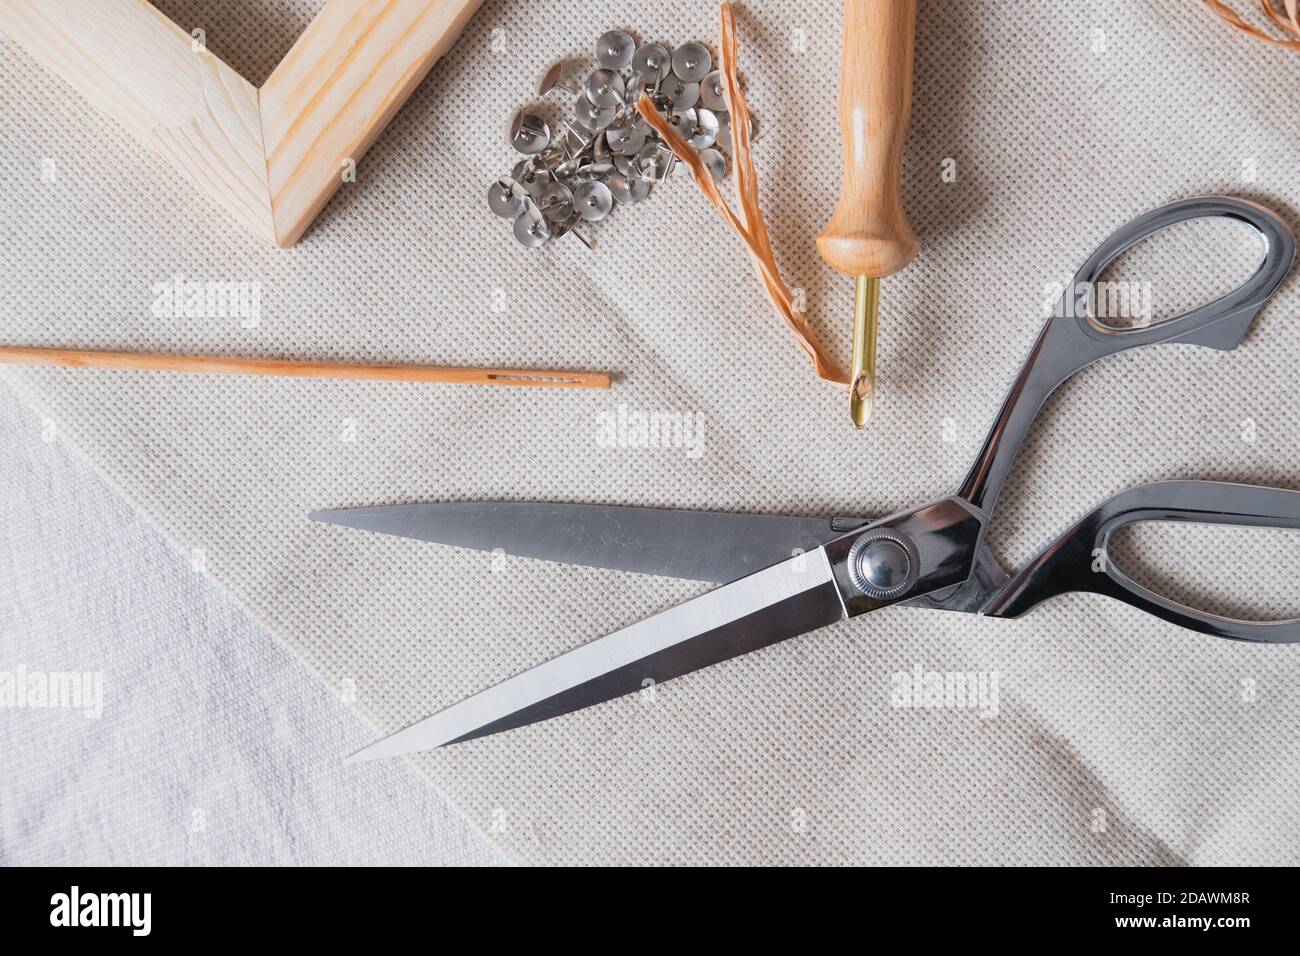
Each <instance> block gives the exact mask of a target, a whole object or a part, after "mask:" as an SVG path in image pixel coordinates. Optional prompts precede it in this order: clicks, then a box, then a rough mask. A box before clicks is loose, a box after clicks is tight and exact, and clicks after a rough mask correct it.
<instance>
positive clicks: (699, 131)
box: [686, 107, 718, 149]
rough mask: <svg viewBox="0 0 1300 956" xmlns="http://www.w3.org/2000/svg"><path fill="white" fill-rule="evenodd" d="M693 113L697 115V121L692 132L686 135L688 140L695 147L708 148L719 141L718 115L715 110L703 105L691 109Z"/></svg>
mask: <svg viewBox="0 0 1300 956" xmlns="http://www.w3.org/2000/svg"><path fill="white" fill-rule="evenodd" d="M691 114H692V115H693V116H694V117H695V122H694V124H693V125H692V128H691V134H690V135H689V136H687V137H686V142H688V143H690V144H691V146H693V147H694V148H695V149H708V148H709V147H710V146H712V145H713V144H714V143H716V142H717V141H718V117H717V115H716V114H715V113H714V112H713V110H706V109H704V108H703V107H701V108H700V109H698V110H691Z"/></svg>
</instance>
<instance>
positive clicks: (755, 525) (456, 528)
mask: <svg viewBox="0 0 1300 956" xmlns="http://www.w3.org/2000/svg"><path fill="white" fill-rule="evenodd" d="M310 517H311V518H312V519H314V520H316V521H323V522H326V523H328V524H335V525H343V526H345V527H349V528H358V529H361V530H363V531H375V532H380V533H382V534H392V535H398V536H400V537H403V538H415V539H418V540H420V541H431V542H434V543H437V544H449V545H454V546H456V547H460V548H471V549H474V550H478V551H495V550H497V549H498V548H499V549H501V550H502V551H504V552H506V553H507V554H511V555H514V556H516V557H521V558H538V559H541V560H546V561H559V562H562V563H564V564H579V565H584V566H586V567H592V568H609V569H611V570H614V571H636V572H639V573H642V574H661V575H665V576H667V577H673V578H686V579H688V580H692V581H712V582H715V583H722V582H725V581H734V580H736V579H737V578H742V577H744V576H745V575H747V574H753V573H754V572H755V571H760V570H762V569H763V568H766V567H770V566H771V565H773V564H776V563H777V562H779V561H783V560H785V559H786V558H788V557H790V556H791V555H793V554H795V553H796V552H797V551H812V550H813V549H814V548H817V547H819V546H821V545H822V544H825V543H826V542H827V541H829V540H831V539H832V538H834V537H837V536H838V535H840V534H841V533H843V532H844V531H846V530H848V529H849V528H851V527H854V526H856V525H857V524H860V523H864V522H865V519H863V521H862V522H859V521H855V520H852V519H839V518H837V519H835V520H834V521H833V522H832V521H830V520H827V519H825V518H790V517H784V516H778V515H751V514H730V513H726V512H717V511H681V510H674V509H668V508H627V507H614V506H603V505H576V504H547V503H542V502H527V501H522V502H515V501H454V502H440V503H435V504H409V505H383V506H379V507H370V508H343V509H340V510H336V511H316V512H313V513H312V514H311V515H310Z"/></svg>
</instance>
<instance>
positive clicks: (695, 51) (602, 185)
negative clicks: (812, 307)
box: [488, 30, 731, 248]
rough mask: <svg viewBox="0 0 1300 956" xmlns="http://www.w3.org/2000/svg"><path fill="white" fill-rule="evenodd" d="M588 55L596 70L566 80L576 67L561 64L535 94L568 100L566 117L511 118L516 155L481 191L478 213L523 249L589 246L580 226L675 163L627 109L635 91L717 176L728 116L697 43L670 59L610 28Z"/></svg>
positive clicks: (723, 169) (649, 187)
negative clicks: (501, 225) (507, 230)
mask: <svg viewBox="0 0 1300 956" xmlns="http://www.w3.org/2000/svg"><path fill="white" fill-rule="evenodd" d="M595 53H596V66H595V67H594V68H593V69H592V70H591V71H590V72H589V73H588V74H587V77H586V79H585V80H584V81H583V82H582V83H581V84H579V85H577V86H574V85H573V84H572V83H570V82H568V81H567V80H566V75H567V76H569V77H572V76H576V75H577V73H578V66H577V65H576V64H573V63H571V62H570V63H565V62H563V61H561V62H560V63H556V64H554V65H553V66H551V67H550V68H549V69H548V70H547V71H546V72H545V74H544V75H543V76H542V79H541V82H540V83H539V84H538V93H539V95H541V96H548V95H549V94H554V93H555V92H556V91H563V92H564V93H566V94H568V95H569V96H570V99H569V100H568V103H572V104H573V112H572V115H571V116H570V117H568V118H563V119H560V120H559V121H558V122H555V124H554V126H552V125H551V124H550V123H548V121H547V120H546V119H545V118H544V117H543V116H542V115H541V113H542V112H543V111H542V110H541V109H540V108H539V109H538V110H537V111H536V112H530V111H528V110H520V111H518V112H517V113H515V115H514V116H513V117H512V118H511V121H510V124H509V128H508V134H507V135H508V138H509V142H510V144H511V145H512V146H513V147H514V148H515V150H517V151H518V152H519V153H522V154H523V158H522V159H520V160H519V161H518V162H516V163H515V165H514V168H513V169H511V171H510V175H509V177H503V178H501V179H498V180H497V181H495V182H493V183H492V184H491V185H490V186H489V187H488V207H489V208H490V209H491V211H492V212H493V214H495V215H497V216H500V217H502V218H503V219H513V220H514V235H515V238H516V239H517V240H518V241H519V242H520V243H521V244H522V245H524V246H528V247H530V248H535V247H537V246H541V245H545V244H546V243H548V242H550V241H551V240H553V239H558V238H560V237H561V236H566V235H569V234H573V235H574V236H577V238H578V239H579V240H580V241H581V242H582V243H583V244H585V245H586V246H587V247H588V248H594V243H593V242H592V239H591V237H590V236H589V235H587V232H586V228H587V225H588V224H590V223H596V222H600V221H601V220H603V219H606V218H608V217H609V216H610V215H611V214H612V213H613V210H614V207H615V205H620V206H631V205H635V204H636V203H639V202H641V201H643V200H644V199H645V198H646V197H647V196H649V195H650V193H651V192H652V191H653V189H654V184H655V183H658V182H662V181H663V180H664V179H666V178H668V177H669V176H670V175H671V174H672V172H673V170H674V169H675V167H676V165H677V157H676V156H675V155H673V152H672V150H670V149H669V148H668V147H667V146H666V145H665V144H664V142H663V141H662V140H661V139H660V138H659V135H658V133H656V132H655V131H654V129H653V128H652V127H651V126H650V124H649V123H647V122H646V120H645V117H643V116H642V115H641V113H640V111H639V110H638V109H637V102H638V100H639V99H640V98H641V96H642V95H643V94H648V95H649V96H650V99H651V102H652V103H653V105H654V109H655V110H657V111H658V112H659V114H660V115H661V116H663V117H665V118H666V119H667V120H668V122H669V123H670V124H671V125H672V127H673V128H674V129H675V130H676V132H677V133H678V134H679V135H681V137H682V138H683V139H685V140H686V141H687V143H689V144H690V145H691V146H692V147H693V148H694V149H695V150H697V151H698V152H699V156H700V160H701V161H702V162H703V163H704V165H705V167H706V168H707V169H708V170H709V173H710V174H711V175H712V176H713V177H714V178H715V179H722V178H723V177H724V176H725V175H726V173H727V166H728V163H727V158H726V156H725V155H724V153H723V152H722V151H721V149H720V148H719V147H723V148H729V147H730V142H731V141H730V135H731V134H730V120H729V117H728V114H727V112H726V99H725V97H723V96H722V92H721V91H722V82H723V81H722V76H721V74H720V73H718V72H717V71H712V72H710V71H711V70H712V65H713V57H712V55H711V54H710V53H709V50H708V48H707V47H705V46H704V45H703V44H700V43H686V44H683V45H682V46H680V47H678V48H677V51H676V53H675V54H674V53H670V52H669V48H668V47H666V46H663V45H662V44H659V43H646V44H643V45H640V46H638V45H637V41H636V39H635V38H634V37H633V36H632V35H631V34H628V33H625V32H624V31H622V30H610V31H608V32H606V33H603V34H602V35H601V36H600V39H598V40H597V41H596V48H595ZM570 67H571V68H572V69H570ZM551 105H552V107H553V106H554V104H553V103H552V104H551ZM546 115H551V114H550V113H547V114H546Z"/></svg>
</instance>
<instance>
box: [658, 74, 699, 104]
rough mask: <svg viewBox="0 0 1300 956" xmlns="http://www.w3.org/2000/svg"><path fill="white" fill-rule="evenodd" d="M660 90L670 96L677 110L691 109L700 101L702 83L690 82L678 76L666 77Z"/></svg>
mask: <svg viewBox="0 0 1300 956" xmlns="http://www.w3.org/2000/svg"><path fill="white" fill-rule="evenodd" d="M659 92H660V93H662V94H663V95H664V96H666V97H668V100H669V102H670V103H672V107H673V109H675V110H689V109H691V108H692V107H694V106H695V104H696V103H698V102H699V101H700V84H698V83H688V82H686V81H685V80H683V79H681V78H680V77H677V76H669V77H665V79H664V81H663V83H661V84H659Z"/></svg>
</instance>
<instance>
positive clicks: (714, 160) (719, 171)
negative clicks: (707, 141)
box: [700, 147, 727, 182]
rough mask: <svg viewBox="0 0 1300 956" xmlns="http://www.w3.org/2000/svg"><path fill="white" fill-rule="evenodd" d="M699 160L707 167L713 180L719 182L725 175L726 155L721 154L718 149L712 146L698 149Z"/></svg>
mask: <svg viewBox="0 0 1300 956" xmlns="http://www.w3.org/2000/svg"><path fill="white" fill-rule="evenodd" d="M700 162H702V163H703V164H704V166H705V168H706V169H708V171H709V175H711V176H712V177H713V181H714V182H721V181H722V178H723V177H724V176H726V175H727V157H725V156H723V155H722V152H721V151H720V150H717V149H714V148H713V147H710V148H708V149H702V150H700Z"/></svg>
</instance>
